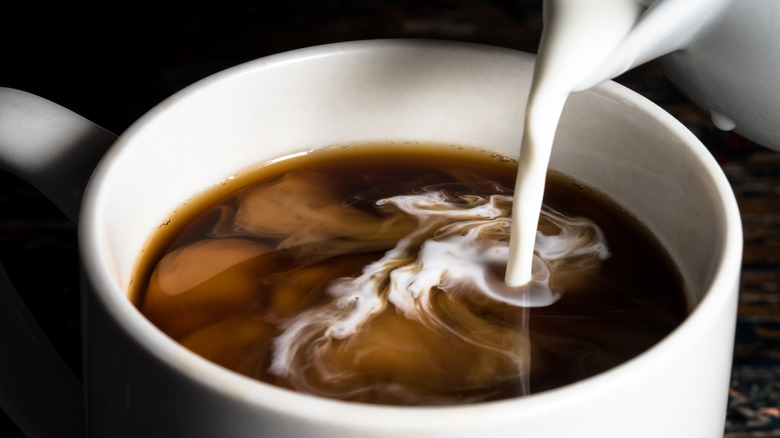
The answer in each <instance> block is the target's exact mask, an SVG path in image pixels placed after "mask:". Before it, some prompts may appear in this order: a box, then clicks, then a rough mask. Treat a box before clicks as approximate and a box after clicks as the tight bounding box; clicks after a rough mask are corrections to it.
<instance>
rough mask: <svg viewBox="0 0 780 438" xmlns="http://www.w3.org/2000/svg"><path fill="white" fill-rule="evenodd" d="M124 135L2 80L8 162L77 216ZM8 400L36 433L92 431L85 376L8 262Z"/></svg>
mask: <svg viewBox="0 0 780 438" xmlns="http://www.w3.org/2000/svg"><path fill="white" fill-rule="evenodd" d="M115 139H116V136H114V135H113V134H111V133H110V132H108V131H106V130H105V129H103V128H101V127H99V126H97V125H95V124H94V123H92V122H90V121H89V120H87V119H85V118H83V117H81V116H79V115H78V114H76V113H74V112H72V111H70V110H67V109H65V108H63V107H61V106H59V105H57V104H55V103H53V102H50V101H48V100H46V99H42V98H40V97H38V96H35V95H32V94H30V93H26V92H23V91H19V90H15V89H10V88H1V87H0V168H2V169H5V170H8V171H10V172H12V173H14V174H16V175H18V176H19V177H21V178H22V179H24V180H25V181H27V182H29V183H30V184H32V185H33V186H35V187H36V188H37V189H38V190H40V191H41V192H42V193H43V194H44V195H46V196H47V197H48V198H49V199H50V200H51V201H52V202H54V204H55V205H56V206H57V207H59V208H60V210H62V211H63V212H64V213H65V214H66V215H67V216H68V217H69V218H70V219H71V220H73V221H76V220H77V218H78V213H79V208H80V204H81V198H82V195H83V193H84V189H85V187H86V184H87V181H88V180H89V177H90V175H91V174H92V171H93V169H94V168H95V166H96V165H97V163H98V161H99V160H100V158H101V157H102V155H103V153H104V152H105V151H106V149H108V147H109V146H110V145H111V144H112V143H113V142H114V140H115ZM0 351H2V352H3V358H4V360H3V361H0V407H2V408H3V410H4V411H5V412H6V414H7V415H8V416H9V417H10V418H11V420H13V421H14V422H15V423H16V424H17V426H18V427H19V429H20V430H21V431H22V432H23V433H24V434H25V435H26V436H28V437H55V436H56V437H62V436H84V435H85V433H86V427H85V424H86V422H85V408H84V397H83V393H82V386H81V383H80V381H79V379H78V378H77V377H76V376H74V375H73V373H72V372H71V371H70V369H68V367H67V365H65V362H64V361H63V360H62V359H61V358H60V356H59V355H58V353H57V352H56V350H55V349H54V348H53V347H52V345H51V343H50V342H49V340H48V339H47V338H46V336H45V335H44V334H43V332H42V331H41V329H40V328H39V327H38V324H37V323H36V322H35V320H34V318H33V317H32V316H31V315H30V313H29V312H28V310H27V308H26V307H25V305H24V303H23V302H22V300H21V299H20V298H19V295H18V294H17V292H16V290H15V288H14V287H13V284H12V283H11V281H10V280H9V279H8V276H7V275H6V272H5V270H4V269H3V268H2V266H1V265H0Z"/></svg>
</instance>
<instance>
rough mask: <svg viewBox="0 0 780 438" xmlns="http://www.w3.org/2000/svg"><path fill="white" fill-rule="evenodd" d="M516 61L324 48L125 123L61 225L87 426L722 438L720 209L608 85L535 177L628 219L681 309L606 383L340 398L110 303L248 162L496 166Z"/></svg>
mask: <svg viewBox="0 0 780 438" xmlns="http://www.w3.org/2000/svg"><path fill="white" fill-rule="evenodd" d="M532 70H533V57H532V56H531V55H528V54H524V53H520V52H517V51H512V50H508V49H501V48H495V47H487V46H480V45H472V44H465V43H452V42H433V41H404V40H384V41H364V42H351V43H340V44H333V45H326V46H319V47H314V48H308V49H302V50H297V51H293V52H288V53H283V54H279V55H275V56H271V57H267V58H264V59H259V60H256V61H252V62H249V63H246V64H243V65H240V66H237V67H234V68H232V69H229V70H226V71H224V72H222V73H218V74H216V75H214V76H212V77H209V78H207V79H205V80H203V81H201V82H198V83H196V84H194V85H192V86H190V87H188V88H187V89H185V90H183V91H181V92H179V93H177V94H176V95H174V96H172V97H171V98H169V99H167V100H166V101H164V102H163V103H161V104H160V105H158V106H157V107H155V108H154V109H153V110H151V111H150V112H149V113H148V114H146V115H145V116H143V117H142V118H141V119H139V120H138V121H137V122H136V123H135V124H133V125H132V126H131V127H130V128H129V129H128V130H127V131H126V132H125V133H124V134H122V135H121V136H120V137H119V138H118V140H117V141H116V143H115V144H114V145H113V146H112V148H111V149H110V150H109V152H108V153H107V154H106V156H105V157H104V158H103V159H102V161H101V162H100V164H99V165H98V167H97V170H96V171H95V173H94V174H93V176H92V179H91V181H90V183H89V185H88V188H87V191H86V194H85V198H84V203H83V207H82V209H81V214H80V219H79V233H80V246H81V256H82V260H83V270H84V273H85V276H84V279H85V281H84V283H85V293H84V300H85V305H84V308H85V313H84V316H83V320H84V324H85V326H86V330H85V359H86V361H85V370H84V377H85V397H86V406H87V412H88V428H89V433H90V435H92V436H98V437H103V436H133V437H139V436H144V437H146V436H168V437H171V436H182V437H217V436H218V437H259V436H267V437H274V438H281V437H318V438H329V437H338V438H345V437H393V438H397V437H447V438H454V437H486V436H489V437H494V438H498V437H569V436H592V437H599V438H606V437H616V438H617V437H619V438H625V437H653V438H657V437H661V436H663V437H686V438H696V437H702V438H703V437H707V438H715V437H722V436H723V427H724V420H725V413H726V404H727V391H728V384H729V378H730V369H731V356H732V346H733V335H734V328H735V318H736V302H737V288H738V279H739V272H740V262H741V254H742V236H741V225H740V218H739V213H738V211H737V207H736V202H735V200H734V197H733V194H732V192H731V189H730V186H729V184H728V182H727V181H726V179H725V177H724V175H723V173H722V172H721V170H720V168H719V167H718V165H717V164H716V162H715V161H714V160H713V159H712V157H711V156H710V155H709V153H708V152H707V151H706V149H705V148H704V147H703V146H702V145H701V144H700V143H699V141H698V140H697V139H696V138H695V137H694V136H693V135H692V134H691V133H690V132H689V131H687V130H686V129H685V128H684V127H683V126H682V125H681V124H680V123H679V122H677V121H676V120H674V119H673V118H672V117H671V116H669V115H668V114H666V113H665V112H663V111H662V110H661V109H659V108H658V107H656V106H655V105H653V104H652V103H650V102H649V101H647V100H646V99H644V98H642V97H640V96H638V95H637V94H635V93H633V92H631V91H630V90H628V89H626V88H623V87H621V86H619V85H617V84H615V83H605V84H602V85H599V86H597V87H595V88H594V89H591V90H588V91H584V92H580V93H577V94H574V95H572V96H571V98H570V99H569V102H568V103H567V106H566V108H565V110H564V113H563V117H562V122H561V125H560V127H559V130H558V133H557V136H556V143H555V147H554V150H553V156H552V162H551V166H552V167H553V168H555V169H557V170H560V171H562V172H564V173H566V174H569V175H571V176H573V177H575V178H576V179H578V180H580V181H581V182H583V183H585V184H587V185H589V186H592V187H595V188H597V189H598V190H600V191H602V192H604V193H605V194H607V195H608V196H609V197H611V198H612V199H614V200H615V201H617V202H618V203H619V204H621V205H622V206H623V207H625V209H626V210H628V211H629V212H631V213H633V214H634V215H636V216H637V217H638V218H640V220H641V221H642V222H643V223H644V224H645V225H646V226H647V227H648V228H649V229H650V230H651V231H652V232H653V233H654V234H655V235H656V236H657V237H658V238H659V240H660V241H661V243H662V244H663V245H664V246H665V247H666V248H667V249H668V251H669V253H670V254H671V256H672V258H673V259H674V260H675V262H676V263H677V264H678V266H679V268H680V270H681V272H682V274H683V277H684V279H685V281H686V285H687V287H688V291H689V293H690V299H691V301H692V302H693V303H695V309H694V310H693V312H692V313H691V315H690V316H689V317H688V318H687V319H686V320H685V321H684V323H683V324H682V325H680V326H679V327H678V328H677V329H676V330H674V332H673V333H671V334H670V335H669V336H668V337H666V338H665V339H664V340H663V341H661V342H660V343H659V344H657V345H656V346H654V347H652V348H651V349H649V350H648V351H646V352H644V353H643V354H641V355H639V356H638V357H636V358H634V359H632V360H630V361H628V362H626V363H624V364H622V365H620V366H618V367H616V368H614V369H612V370H610V371H608V372H605V373H602V374H599V375H597V376H595V377H592V378H589V379H586V380H583V381H580V382H577V383H574V384H571V385H568V386H565V387H562V388H559V389H555V390H551V391H547V392H543V393H539V394H535V395H531V396H528V397H524V398H519V399H512V400H505V401H498V402H490V403H480V404H473V405H462V406H453V407H423V408H417V407H415V408H399V407H385V406H375V405H363V404H355V403H347V402H341V401H335V400H328V399H322V398H317V397H312V396H308V395H304V394H300V393H296V392H291V391H288V390H285V389H280V388H277V387H273V386H270V385H267V384H264V383H260V382H257V381H253V380H251V379H248V378H246V377H243V376H241V375H238V374H235V373H233V372H230V371H227V370H225V369H223V368H220V367H219V366H217V365H214V364H212V363H210V362H208V361H206V360H204V359H202V358H200V357H199V356H197V355H195V354H193V353H191V352H189V351H188V350H186V349H185V348H183V347H181V346H180V345H178V344H177V343H176V342H174V341H173V340H171V339H170V338H168V337H166V336H165V335H164V334H163V333H162V332H161V331H159V330H158V329H157V328H156V327H154V326H153V325H152V324H150V323H149V322H148V321H147V320H146V319H145V318H144V317H143V316H142V315H141V314H140V313H139V312H138V310H137V309H136V308H135V307H134V306H133V305H132V304H131V303H130V302H129V301H128V299H127V297H126V293H127V289H128V282H129V281H130V278H131V275H132V271H133V267H134V264H135V263H136V260H137V258H138V256H139V254H140V253H141V251H142V250H143V248H144V245H145V243H146V242H147V239H148V238H149V236H150V234H151V233H153V232H154V230H155V229H156V228H157V227H159V226H160V224H162V223H164V222H165V221H166V220H168V219H169V215H170V213H171V212H172V211H173V210H175V209H176V208H177V207H178V206H180V205H181V204H182V203H184V202H186V201H187V200H188V199H189V198H190V197H192V196H193V195H195V194H198V193H200V192H203V191H204V190H208V189H209V188H210V187H213V186H215V185H216V184H219V183H220V181H222V180H224V179H225V178H228V177H230V176H232V175H236V174H240V173H241V172H242V170H244V169H246V168H248V167H251V166H254V165H256V164H258V163H263V162H266V161H268V160H272V159H274V158H277V157H280V156H283V155H288V154H290V153H295V152H301V151H306V150H310V149H317V148H321V147H326V146H332V145H340V144H350V143H366V142H384V141H388V140H390V141H398V142H421V143H425V142H436V143H442V142H443V143H450V144H456V145H463V146H466V147H478V148H487V149H490V150H494V151H496V152H499V153H502V154H506V155H509V156H516V155H517V154H518V153H519V151H518V148H519V144H520V138H521V135H522V132H521V131H522V120H523V113H524V105H525V101H526V97H527V91H528V88H529V85H530V80H531V75H532Z"/></svg>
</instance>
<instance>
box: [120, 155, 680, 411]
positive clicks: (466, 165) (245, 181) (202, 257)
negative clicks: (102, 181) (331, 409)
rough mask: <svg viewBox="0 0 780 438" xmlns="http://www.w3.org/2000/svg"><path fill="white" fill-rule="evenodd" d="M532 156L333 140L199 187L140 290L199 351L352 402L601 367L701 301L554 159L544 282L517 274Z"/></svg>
mask: <svg viewBox="0 0 780 438" xmlns="http://www.w3.org/2000/svg"><path fill="white" fill-rule="evenodd" d="M516 171H517V163H516V162H515V161H514V160H511V159H507V158H506V157H503V156H500V155H496V154H492V153H490V152H486V151H483V150H478V149H470V148H458V147H449V146H441V145H402V146H401V145H393V144H387V145H384V146H377V145H372V147H370V148H364V147H360V146H350V147H344V148H342V147H337V148H328V149H323V150H319V151H315V152H310V153H308V154H305V155H300V156H293V157H289V158H286V159H281V160H277V161H275V162H273V163H268V164H265V165H263V166H260V167H258V168H257V169H255V170H254V171H251V172H247V173H246V174H244V175H241V176H240V177H237V178H234V179H230V180H228V181H226V182H225V184H224V185H223V186H221V187H220V188H219V189H215V190H212V191H210V192H208V193H206V194H204V195H203V196H201V197H200V198H198V199H194V200H191V201H189V202H188V203H187V205H186V206H184V207H183V208H181V209H179V211H178V212H177V213H175V214H174V215H173V217H172V218H171V220H170V222H168V223H167V224H166V225H165V226H163V227H161V229H160V230H159V231H158V232H157V233H156V234H155V235H154V236H153V237H152V238H151V240H150V243H149V245H148V247H147V248H146V249H145V251H144V254H143V255H142V257H141V259H140V262H139V265H138V267H137V271H136V275H135V277H134V281H133V285H132V288H133V290H132V294H131V296H132V298H133V300H134V301H135V303H136V304H137V306H138V307H139V309H140V310H141V311H142V312H143V313H144V314H145V315H146V316H147V317H148V318H149V319H150V320H151V321H152V322H153V323H154V324H156V325H157V326H158V327H159V328H160V329H161V330H163V331H164V332H165V333H167V334H168V335H169V336H171V337H172V338H174V339H176V340H177V341H178V342H180V343H181V344H182V345H184V346H185V347H187V348H189V349H191V350H192V351H194V352H195V353H197V354H200V355H201V356H203V357H205V358H207V359H209V360H212V361H214V362H216V363H217V364H220V365H222V366H225V367H227V368H229V369H232V370H234V371H236V372H238V373H241V374H244V375H247V376H250V377H253V378H256V379H259V380H261V381H265V382H268V383H271V384H274V385H277V386H281V387H285V388H290V389H294V390H298V391H302V392H305V393H310V394H316V395H320V396H325V397H332V398H338V399H343V400H350V401H358V402H367V403H380V404H398V405H443V404H455V403H473V402H480V401H489V400H498V399H505V398H510V397H517V396H522V395H525V394H530V393H535V392H540V391H544V390H547V389H552V388H555V387H559V386H562V385H566V384H568V383H572V382H575V381H578V380H581V379H584V378H587V377H590V376H593V375H595V374H598V373H600V372H603V371H606V370H608V369H610V368H612V367H614V366H616V365H618V364H620V363H622V362H625V361H626V360H629V359H630V358H632V357H634V356H636V355H637V354H639V353H641V352H642V351H644V350H646V349H647V348H649V347H650V346H652V345H653V344H655V343H656V342H658V341H659V340H660V339H662V338H663V337H664V336H666V335H667V334H668V333H669V332H670V331H671V330H672V329H674V327H675V326H677V325H678V324H679V323H680V322H681V321H682V320H683V319H684V318H685V316H686V315H687V313H688V304H687V300H686V295H685V293H684V287H683V284H682V281H681V279H680V276H679V275H678V273H677V270H676V269H675V267H674V265H673V264H672V262H671V261H670V260H669V257H668V256H667V255H666V253H665V252H664V250H663V249H662V248H661V247H660V246H659V245H658V244H657V242H656V241H655V240H654V239H653V238H652V236H650V234H649V233H648V232H647V231H646V230H645V229H644V228H643V227H642V226H641V224H639V223H637V222H636V221H635V220H634V219H633V218H632V217H631V216H630V215H629V214H628V213H626V212H624V211H622V210H621V209H620V207H619V206H616V205H614V204H612V203H611V202H610V201H609V200H607V199H605V198H603V197H602V196H601V195H599V194H597V193H596V192H594V191H592V190H590V189H588V188H586V187H583V186H582V185H581V184H579V183H577V182H576V181H573V180H571V179H569V178H568V177H566V176H565V175H560V174H556V173H554V172H551V173H550V174H549V175H548V181H547V186H546V190H545V208H544V212H543V214H542V218H541V220H540V224H539V231H540V232H539V234H538V235H537V241H536V252H537V257H536V258H535V261H534V274H533V281H532V282H531V283H530V284H529V285H527V286H524V287H520V288H512V287H507V286H506V285H505V284H504V282H503V278H504V271H505V268H506V260H507V256H508V244H509V230H510V220H509V218H510V215H511V208H512V202H513V200H512V196H511V195H512V193H511V188H512V187H513V186H514V180H515V176H516Z"/></svg>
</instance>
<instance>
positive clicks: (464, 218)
mask: <svg viewBox="0 0 780 438" xmlns="http://www.w3.org/2000/svg"><path fill="white" fill-rule="evenodd" d="M376 204H377V205H378V206H380V207H385V208H387V207H393V208H394V209H397V210H398V211H400V212H403V213H404V214H406V215H410V216H412V217H414V218H415V219H416V220H417V227H416V229H415V230H414V231H412V232H411V233H410V234H409V235H407V236H405V237H404V238H402V239H401V240H400V241H399V242H398V244H397V245H396V246H395V247H393V248H392V249H390V250H389V251H387V252H386V253H385V254H384V256H383V257H382V258H381V259H379V260H377V261H375V262H373V263H370V264H368V265H367V266H366V267H365V268H364V270H363V272H362V274H361V275H359V276H356V277H345V278H340V279H338V280H337V281H335V282H333V283H332V284H331V285H330V286H329V287H328V293H329V294H330V295H331V296H332V301H331V302H330V303H328V304H326V305H324V306H322V307H320V308H317V309H312V310H309V311H307V312H305V313H302V314H300V315H298V316H297V317H296V318H294V319H293V320H291V321H290V322H289V323H288V324H287V325H286V329H285V331H284V333H282V334H281V335H280V336H279V337H277V338H276V340H275V342H274V357H273V360H272V364H271V371H272V372H273V373H276V374H279V375H284V376H286V377H287V378H289V379H291V380H293V381H297V385H298V386H301V387H305V386H307V385H308V384H307V383H306V379H307V378H308V377H307V374H311V373H312V372H315V373H317V374H319V375H320V376H321V377H322V380H327V381H331V382H332V381H334V380H336V381H337V380H338V379H339V378H340V375H339V373H331V372H329V370H330V369H331V368H332V367H330V366H328V364H327V363H326V362H327V361H326V360H325V361H323V362H325V363H321V362H320V360H321V358H322V357H324V356H326V354H327V350H328V349H329V348H345V347H343V346H342V347H335V346H334V341H337V340H345V339H348V338H349V337H350V336H353V335H355V334H356V333H358V332H359V331H360V330H362V327H364V326H365V325H366V324H367V323H368V322H369V321H371V319H372V318H374V317H376V316H377V315H379V314H380V313H382V312H383V311H386V310H387V309H388V307H392V308H393V311H395V312H398V313H400V314H403V316H404V317H405V318H406V319H409V320H414V321H417V322H419V323H420V324H422V325H423V326H425V327H426V328H428V329H429V330H431V331H434V332H437V333H442V334H445V335H451V336H455V337H457V338H459V339H460V340H461V341H463V342H465V343H468V344H471V345H472V346H473V347H474V348H476V349H477V350H482V351H489V352H490V354H494V355H501V356H505V357H506V359H508V360H510V361H511V362H513V363H514V364H515V365H516V367H517V369H518V373H519V374H520V375H527V367H528V365H529V362H530V359H529V351H528V345H527V334H526V333H525V331H526V330H527V325H526V324H525V323H524V322H521V324H520V325H518V326H517V327H516V328H515V332H516V333H519V334H520V335H521V336H519V337H517V338H516V339H517V341H516V342H515V345H513V346H512V348H507V345H494V344H491V343H490V342H484V343H483V342H482V340H480V339H479V338H478V337H475V336H473V334H471V333H465V332H459V331H458V330H457V329H454V328H453V326H452V324H451V322H448V321H445V320H444V319H443V318H442V316H441V315H440V314H439V312H436V311H434V310H433V308H434V306H433V304H432V294H434V293H444V294H446V295H448V296H449V297H450V298H451V299H453V300H459V299H460V297H458V295H459V294H473V293H474V291H479V292H480V293H482V294H484V297H486V298H487V299H489V300H495V301H500V302H504V303H506V304H509V305H511V306H519V307H526V308H527V307H538V306H547V305H550V304H552V303H554V302H555V301H556V300H557V299H558V297H559V295H560V294H559V293H558V292H556V291H553V290H551V288H550V276H551V273H550V266H555V268H556V269H557V270H559V271H560V272H558V273H561V274H565V273H566V271H567V270H581V269H586V268H587V265H591V266H593V265H597V264H598V263H600V262H601V261H602V260H604V259H605V258H607V257H608V256H609V251H608V249H607V246H606V242H605V241H604V237H603V235H602V233H601V231H600V230H599V228H598V227H597V226H596V225H595V224H593V223H592V222H590V221H588V220H586V219H572V218H567V217H565V216H563V215H561V214H559V213H557V212H555V211H552V210H543V211H542V215H541V218H542V221H544V222H545V223H546V224H547V225H548V228H552V229H554V230H555V231H557V232H554V233H550V234H544V233H542V232H538V233H537V235H536V255H535V257H534V271H533V279H532V281H531V282H530V283H529V284H527V285H525V286H523V287H509V286H507V285H506V283H505V282H504V281H503V279H502V278H501V274H500V273H501V268H502V267H503V266H505V265H506V262H507V259H508V256H509V246H508V241H509V233H510V229H511V219H510V216H511V208H512V197H511V196H509V195H505V194H494V195H490V196H479V195H474V194H466V195H460V196H457V197H452V196H447V195H445V193H444V192H443V191H439V190H427V191H425V192H423V193H419V194H411V195H403V196H394V197H390V198H386V199H381V200H379V201H377V203H376ZM301 360H305V361H306V362H307V364H308V365H307V366H306V367H305V369H307V373H299V374H300V375H298V376H296V375H294V373H296V371H295V370H300V369H301V368H302V367H301V364H300V363H296V362H300V361H301ZM312 370H314V371H312ZM343 372H344V370H342V373H343ZM345 378H348V377H345ZM526 384H527V383H526Z"/></svg>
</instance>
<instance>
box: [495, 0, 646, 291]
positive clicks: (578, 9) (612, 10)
mask: <svg viewBox="0 0 780 438" xmlns="http://www.w3.org/2000/svg"><path fill="white" fill-rule="evenodd" d="M644 9H645V8H644V6H643V5H641V4H640V3H639V2H638V1H636V0H590V1H583V0H547V1H545V5H544V13H545V17H544V21H545V23H544V31H543V34H542V39H541V43H540V46H539V53H538V57H537V60H536V65H535V68H534V77H533V81H532V84H531V90H530V93H529V98H528V105H527V107H526V115H525V121H524V131H523V137H522V146H521V152H520V157H519V166H518V174H517V182H516V186H515V200H514V207H513V212H512V217H513V221H512V231H511V240H510V248H509V260H508V262H507V269H506V276H505V282H506V283H507V285H509V286H515V287H518V286H523V285H526V284H528V283H529V282H531V280H532V278H533V260H534V242H535V241H536V237H535V236H536V234H537V224H538V222H539V214H540V211H541V207H542V197H543V194H544V185H545V175H546V173H547V167H548V164H549V161H550V154H551V151H552V146H553V139H554V137H555V131H556V129H557V126H558V121H559V119H560V116H561V112H562V110H563V107H564V104H565V103H566V99H567V98H568V96H569V94H570V92H571V91H572V90H574V89H576V87H577V85H579V84H580V83H581V82H582V81H584V80H586V79H587V78H588V77H589V76H590V74H591V73H593V71H595V70H596V68H598V67H599V66H600V65H601V63H603V62H604V61H605V60H606V59H607V57H608V56H609V55H610V53H611V52H612V50H613V49H614V48H615V47H616V46H617V45H618V44H619V43H620V41H621V40H622V39H623V38H624V37H625V36H626V35H627V34H628V32H629V31H630V30H631V28H632V27H633V25H634V24H635V23H636V21H637V19H638V18H639V16H640V15H641V13H642V12H643V11H644Z"/></svg>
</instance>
